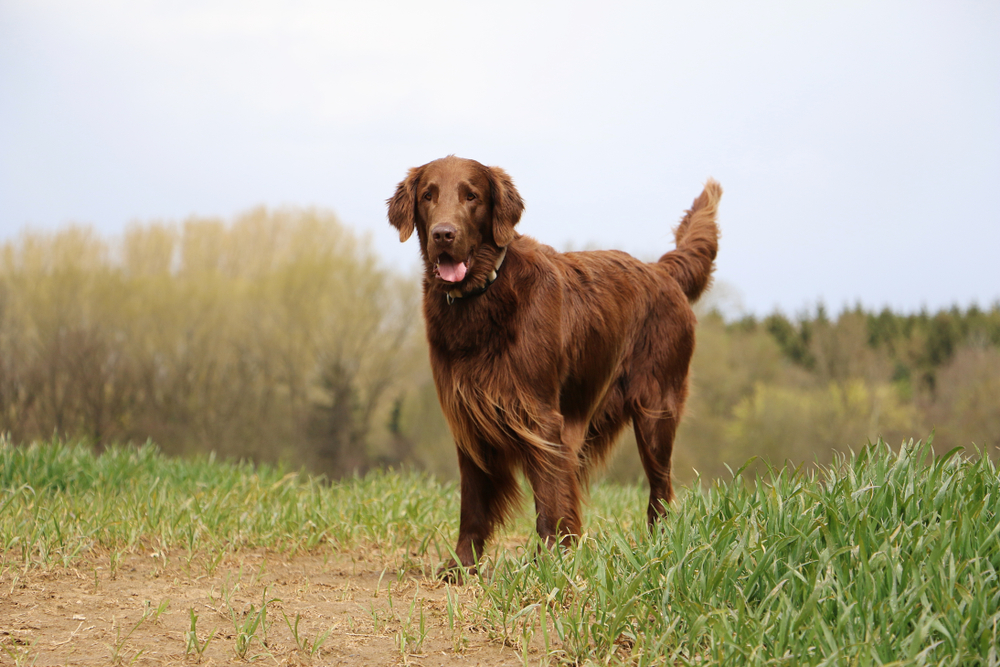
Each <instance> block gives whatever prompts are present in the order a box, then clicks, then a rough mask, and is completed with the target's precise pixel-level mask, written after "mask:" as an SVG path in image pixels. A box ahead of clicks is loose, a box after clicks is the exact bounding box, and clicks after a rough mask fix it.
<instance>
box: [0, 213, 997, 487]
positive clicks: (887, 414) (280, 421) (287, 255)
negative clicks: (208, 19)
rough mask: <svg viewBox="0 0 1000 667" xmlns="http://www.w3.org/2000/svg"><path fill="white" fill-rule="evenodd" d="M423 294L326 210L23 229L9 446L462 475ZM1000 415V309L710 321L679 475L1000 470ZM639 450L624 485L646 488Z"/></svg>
mask: <svg viewBox="0 0 1000 667" xmlns="http://www.w3.org/2000/svg"><path fill="white" fill-rule="evenodd" d="M419 290H420V287H419V278H418V277H417V276H415V275H404V274H401V273H400V272H398V271H394V270H391V269H390V268H388V267H386V266H385V265H384V264H383V263H382V262H381V261H380V260H379V258H378V257H377V256H376V254H375V253H374V251H373V250H372V248H371V245H370V243H369V242H368V241H367V240H366V239H363V238H359V237H357V236H356V235H354V234H353V233H351V231H350V230H348V229H347V228H345V227H344V226H343V225H342V224H340V222H339V221H338V220H337V219H336V217H335V216H334V215H333V214H332V213H330V212H328V211H321V210H314V209H297V208H287V209H278V210H268V209H264V208H259V209H255V210H252V211H249V212H247V213H245V214H242V215H240V216H237V217H235V218H234V219H232V220H221V219H217V218H204V217H192V218H190V219H188V220H186V221H184V222H182V223H179V224H175V223H164V222H149V223H141V224H140V223H137V224H133V225H132V226H130V227H129V228H128V229H127V230H126V231H125V232H124V233H123V234H121V235H120V236H117V237H114V238H104V237H102V236H100V235H99V234H97V233H96V232H95V231H94V230H93V229H90V228H88V227H84V226H74V227H68V228H65V229H62V230H59V231H56V232H24V233H22V234H21V235H20V236H19V237H17V238H15V239H12V240H9V241H7V242H5V243H4V244H3V245H2V246H0V432H3V433H6V434H7V436H8V437H9V438H10V439H11V440H13V441H14V442H28V441H31V440H34V439H43V438H50V437H52V436H53V434H55V435H58V436H61V437H66V438H77V437H83V438H87V439H89V440H90V441H92V442H93V443H94V444H95V446H98V447H100V446H103V445H104V444H107V443H110V442H126V441H134V442H144V441H146V440H147V439H151V440H153V441H154V442H156V443H157V444H158V445H159V446H160V447H161V448H162V449H163V450H164V451H165V452H167V453H169V454H175V455H185V454H190V453H195V452H204V451H209V450H212V451H216V452H218V453H219V454H220V455H223V456H231V457H239V458H249V459H253V460H258V461H271V462H273V461H279V460H280V461H284V462H286V463H287V464H289V465H291V466H293V467H300V466H301V467H304V468H306V469H308V470H311V471H314V472H321V473H325V474H327V475H329V476H331V477H337V476H340V475H344V474H351V473H352V472H355V471H359V472H363V471H364V470H366V469H368V468H371V467H373V466H379V465H407V466H416V467H421V468H424V469H428V470H431V471H433V472H435V473H438V474H441V475H445V476H450V475H453V474H454V473H455V455H454V449H453V445H452V443H451V438H450V435H449V433H448V429H447V425H446V424H445V423H444V419H443V417H442V416H441V412H440V409H439V407H438V404H437V397H436V394H435V391H434V387H433V382H432V379H431V374H430V369H429V365H428V362H427V352H426V347H425V343H424V338H423V336H424V334H423V324H422V322H421V315H420V307H419V300H420V293H419ZM709 301H710V300H709ZM997 396H1000V303H997V304H994V305H993V306H992V307H990V308H989V309H986V310H983V309H980V308H977V307H970V308H968V309H965V310H962V309H959V308H952V309H950V310H944V311H940V312H935V313H929V312H921V313H917V314H897V313H893V312H891V311H889V310H883V311H881V312H877V313H876V312H868V311H865V310H864V309H862V308H860V307H856V308H854V309H848V310H845V311H843V312H841V313H840V314H839V315H837V316H835V317H833V316H830V315H829V314H828V313H827V312H826V309H825V308H823V307H822V306H820V307H817V308H816V309H815V311H814V312H811V313H804V314H801V315H799V316H798V317H795V318H789V317H787V316H785V315H783V314H780V313H775V314H772V315H770V316H768V317H764V318H755V317H746V318H743V319H739V320H735V321H729V320H726V319H725V318H723V317H722V316H721V315H719V313H718V312H716V311H714V310H712V309H711V307H710V303H709V304H708V307H707V308H706V309H704V310H703V312H701V314H700V323H699V332H698V346H697V350H696V353H695V359H694V362H693V368H692V392H691V398H690V400H689V403H688V409H687V414H686V416H685V418H684V420H683V422H682V425H681V430H680V432H679V434H678V441H677V445H676V448H675V470H676V474H677V476H678V477H679V478H680V479H681V480H682V481H685V480H689V479H690V478H691V476H692V475H693V470H698V471H699V472H701V473H702V474H703V475H705V476H707V477H711V476H715V475H720V474H727V472H726V465H729V466H730V467H733V468H736V467H739V466H740V465H742V464H743V463H744V462H745V461H746V460H747V459H748V458H749V457H751V456H760V457H762V458H764V459H766V460H770V461H773V462H775V463H780V462H781V461H782V460H784V459H791V460H793V461H801V462H812V461H820V462H827V461H829V460H831V457H832V452H833V451H834V450H845V449H846V448H849V447H854V448H857V447H859V446H861V445H863V444H864V443H865V442H866V441H867V440H868V439H870V438H871V439H874V438H876V437H878V436H882V437H884V438H885V439H886V440H888V441H889V442H897V443H898V442H900V441H902V440H903V439H909V438H922V437H926V436H927V435H928V434H929V433H930V432H931V431H932V430H934V431H935V432H936V441H937V442H939V443H943V445H944V446H946V447H951V446H966V447H971V445H972V443H976V444H977V445H978V446H980V447H981V448H984V449H985V450H987V451H996V448H997V447H1000V401H998V400H997V398H996V397H997ZM629 437H630V436H626V438H629ZM621 449H622V451H624V452H626V453H624V454H621V455H619V456H618V457H617V458H616V459H615V460H614V461H613V462H612V464H611V465H610V474H611V475H612V476H615V477H617V478H622V479H628V480H629V481H631V480H633V479H636V478H638V477H639V476H640V475H641V472H640V470H641V468H640V466H639V463H638V460H637V457H636V456H635V454H634V446H632V445H630V444H626V445H625V447H623V448H621ZM629 450H632V451H629Z"/></svg>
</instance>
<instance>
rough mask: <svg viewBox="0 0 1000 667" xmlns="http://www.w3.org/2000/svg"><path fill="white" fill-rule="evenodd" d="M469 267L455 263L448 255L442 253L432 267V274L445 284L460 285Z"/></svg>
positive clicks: (462, 263) (463, 263)
mask: <svg viewBox="0 0 1000 667" xmlns="http://www.w3.org/2000/svg"><path fill="white" fill-rule="evenodd" d="M468 270H469V267H468V266H467V265H466V263H465V262H456V261H455V260H454V259H452V257H451V255H449V254H448V253H442V254H441V256H440V257H438V261H437V264H436V265H435V266H434V273H436V274H437V277H438V278H440V279H441V280H444V281H445V282H449V283H460V282H462V281H463V280H464V279H465V274H466V273H467V272H468Z"/></svg>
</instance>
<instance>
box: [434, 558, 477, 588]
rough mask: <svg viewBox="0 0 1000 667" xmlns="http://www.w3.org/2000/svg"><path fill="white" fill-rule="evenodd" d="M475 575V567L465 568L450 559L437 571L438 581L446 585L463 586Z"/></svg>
mask: <svg viewBox="0 0 1000 667" xmlns="http://www.w3.org/2000/svg"><path fill="white" fill-rule="evenodd" d="M475 574H476V566H475V565H472V566H469V567H467V566H465V565H462V564H461V563H459V562H458V561H457V560H455V559H454V558H452V559H451V560H449V561H448V562H447V563H445V564H444V565H442V566H441V568H440V569H439V570H438V573H437V576H438V579H441V580H442V581H444V582H445V583H448V584H458V585H461V584H464V583H466V582H467V581H468V580H469V577H471V576H474V575H475Z"/></svg>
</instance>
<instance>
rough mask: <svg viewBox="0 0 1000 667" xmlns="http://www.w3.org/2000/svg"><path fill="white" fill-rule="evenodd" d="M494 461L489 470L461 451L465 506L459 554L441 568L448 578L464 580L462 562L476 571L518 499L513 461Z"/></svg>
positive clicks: (457, 550)
mask: <svg viewBox="0 0 1000 667" xmlns="http://www.w3.org/2000/svg"><path fill="white" fill-rule="evenodd" d="M492 463H494V464H495V465H493V466H491V468H493V469H491V470H490V472H489V473H487V472H485V471H484V470H483V469H482V468H480V467H479V466H478V465H476V463H475V462H474V461H473V460H472V459H471V458H470V457H469V456H468V455H466V454H465V453H464V452H463V451H461V450H459V452H458V469H459V472H460V473H461V476H462V501H461V502H462V508H461V513H460V516H459V525H458V544H457V545H456V546H455V558H452V559H450V560H449V561H448V562H447V563H446V564H445V565H444V567H442V569H441V575H442V576H444V577H446V578H449V579H452V580H460V579H461V574H460V571H459V566H461V567H465V568H469V569H470V571H471V572H475V571H476V570H475V566H476V562H477V561H478V560H479V557H480V556H481V555H482V553H483V547H484V546H485V545H486V541H487V540H488V539H489V538H490V536H491V535H492V534H493V529H494V528H495V527H496V525H497V524H498V523H500V522H502V521H503V518H504V516H505V515H506V514H507V512H508V511H509V510H510V508H511V506H512V505H513V503H514V501H515V500H516V499H517V494H518V487H517V482H516V480H515V479H514V475H513V471H512V470H511V468H510V466H509V464H507V462H506V461H494V462H492Z"/></svg>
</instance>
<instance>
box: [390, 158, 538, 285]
mask: <svg viewBox="0 0 1000 667" xmlns="http://www.w3.org/2000/svg"><path fill="white" fill-rule="evenodd" d="M387 203H388V205H389V223H390V224H391V225H392V226H393V227H395V228H396V229H398V230H399V240H400V241H405V240H406V239H408V238H410V236H411V235H412V234H413V230H414V229H416V231H417V236H418V237H419V238H420V252H421V254H422V255H423V258H424V262H425V263H426V266H427V277H428V280H429V281H430V282H431V283H432V284H433V285H434V286H436V287H438V288H439V289H441V290H443V291H445V292H448V291H451V290H453V289H455V288H459V289H461V288H462V287H463V286H465V285H468V286H470V287H476V286H479V285H481V284H483V283H485V281H486V276H488V275H489V274H490V272H491V271H492V270H493V267H494V265H493V262H494V260H495V259H496V257H497V256H498V255H499V253H500V251H501V250H502V249H503V248H505V247H506V246H507V245H509V244H510V243H511V241H513V240H514V238H515V237H516V232H515V231H514V225H516V224H517V222H518V220H520V219H521V212H522V211H523V210H524V203H523V202H522V201H521V195H519V194H518V192H517V189H516V188H515V187H514V183H513V181H511V179H510V176H508V175H507V173H506V172H505V171H504V170H503V169H500V168H498V167H486V166H484V165H482V164H480V163H478V162H476V161H475V160H465V159H462V158H457V157H454V156H450V157H446V158H441V159H440V160H435V161H434V162H429V163H427V164H425V165H424V166H422V167H415V168H413V169H410V172H409V174H408V175H407V177H406V179H404V180H403V182H401V183H400V184H399V186H398V187H397V188H396V194H395V195H393V196H392V197H391V198H390V199H389V200H388V202H387Z"/></svg>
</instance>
